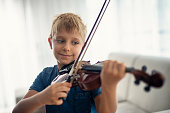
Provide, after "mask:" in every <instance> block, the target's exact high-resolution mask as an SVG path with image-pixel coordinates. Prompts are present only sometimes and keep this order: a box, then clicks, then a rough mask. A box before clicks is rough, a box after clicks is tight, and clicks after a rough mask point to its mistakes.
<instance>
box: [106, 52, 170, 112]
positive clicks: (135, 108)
mask: <svg viewBox="0 0 170 113" xmlns="http://www.w3.org/2000/svg"><path fill="white" fill-rule="evenodd" d="M108 59H112V60H117V61H120V62H124V63H125V64H126V66H127V67H134V68H137V69H141V67H142V66H143V65H146V66H147V71H146V72H147V73H149V74H150V73H151V71H152V70H157V71H160V72H161V73H162V74H163V75H164V77H165V83H164V85H163V87H161V88H151V90H150V92H145V91H144V87H145V86H146V84H145V83H143V82H141V83H140V84H139V85H135V84H134V81H135V79H134V77H133V76H132V75H131V74H128V73H127V74H126V76H125V78H124V79H123V80H121V81H120V83H119V85H118V88H117V96H118V109H117V112H116V113H153V112H159V111H164V110H166V112H167V113H168V112H169V113H170V58H164V57H154V56H142V55H136V54H128V53H116V52H115V53H110V54H109V58H108ZM167 110H168V111H167Z"/></svg>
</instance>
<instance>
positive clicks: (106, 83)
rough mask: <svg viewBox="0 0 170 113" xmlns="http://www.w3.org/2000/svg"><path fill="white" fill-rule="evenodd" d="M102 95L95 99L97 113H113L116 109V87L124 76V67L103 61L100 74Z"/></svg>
mask: <svg viewBox="0 0 170 113" xmlns="http://www.w3.org/2000/svg"><path fill="white" fill-rule="evenodd" d="M100 76H101V82H102V85H101V87H102V94H101V95H98V96H97V97H96V98H95V104H96V108H97V111H98V113H115V112H116V109H117V99H116V87H117V84H118V82H119V81H120V80H121V79H122V78H123V77H124V76H125V66H124V64H122V63H118V62H117V61H111V60H110V61H105V62H104V66H103V69H102V72H101V75H100Z"/></svg>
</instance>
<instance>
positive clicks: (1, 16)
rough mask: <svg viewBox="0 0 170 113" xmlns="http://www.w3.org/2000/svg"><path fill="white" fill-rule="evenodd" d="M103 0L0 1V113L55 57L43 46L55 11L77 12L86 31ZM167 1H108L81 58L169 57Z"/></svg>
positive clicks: (53, 63) (94, 59) (168, 4)
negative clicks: (112, 54)
mask: <svg viewBox="0 0 170 113" xmlns="http://www.w3.org/2000/svg"><path fill="white" fill-rule="evenodd" d="M103 2H104V0H0V113H5V112H8V111H11V109H12V108H13V107H14V105H15V103H16V95H19V94H18V93H19V91H20V90H22V89H23V90H25V89H26V90H28V88H29V87H30V85H31V84H32V82H33V81H34V79H35V78H36V76H37V75H38V74H39V73H40V72H41V71H42V69H43V68H44V67H47V66H53V65H55V64H56V60H55V58H54V57H53V54H52V50H50V47H49V45H48V41H47V38H48V36H49V33H50V29H51V25H52V21H53V19H54V17H55V16H56V15H57V14H60V13H65V12H73V13H76V14H78V15H79V16H80V17H81V18H82V19H83V21H84V23H85V25H86V26H87V30H88V33H89V32H90V30H91V27H92V25H93V24H94V21H95V20H96V17H97V15H98V13H99V11H100V8H101V6H102V4H103ZM169 42H170V0H111V2H110V4H109V6H108V8H107V10H106V13H105V15H104V17H103V19H102V21H101V23H100V25H99V28H98V29H97V32H96V34H95V36H94V39H93V41H92V43H91V45H90V47H89V49H88V51H87V54H86V56H85V59H84V60H90V61H91V62H92V63H95V62H97V61H102V60H105V59H107V58H108V54H109V53H110V52H127V53H135V54H142V55H149V56H163V57H168V58H170V44H169Z"/></svg>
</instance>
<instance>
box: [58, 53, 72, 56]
mask: <svg viewBox="0 0 170 113" xmlns="http://www.w3.org/2000/svg"><path fill="white" fill-rule="evenodd" d="M59 55H61V56H62V57H71V56H73V55H69V54H61V53H59Z"/></svg>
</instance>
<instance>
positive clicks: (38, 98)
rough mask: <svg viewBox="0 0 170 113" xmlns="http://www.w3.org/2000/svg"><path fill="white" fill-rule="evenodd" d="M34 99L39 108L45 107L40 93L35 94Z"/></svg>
mask: <svg viewBox="0 0 170 113" xmlns="http://www.w3.org/2000/svg"><path fill="white" fill-rule="evenodd" d="M34 98H35V101H36V103H37V104H38V105H39V106H43V105H45V103H44V102H43V100H44V99H43V98H42V96H41V93H37V94H36V95H35V97H34Z"/></svg>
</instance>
